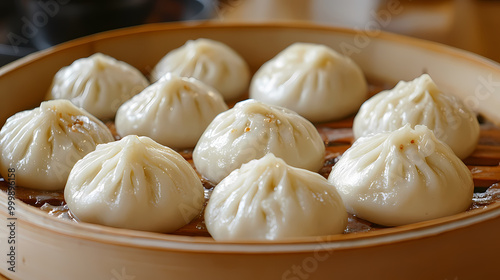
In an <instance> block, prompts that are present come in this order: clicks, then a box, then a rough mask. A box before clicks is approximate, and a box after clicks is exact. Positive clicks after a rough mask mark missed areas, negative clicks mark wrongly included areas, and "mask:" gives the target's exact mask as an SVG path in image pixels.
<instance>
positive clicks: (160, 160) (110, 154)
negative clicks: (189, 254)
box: [64, 135, 204, 232]
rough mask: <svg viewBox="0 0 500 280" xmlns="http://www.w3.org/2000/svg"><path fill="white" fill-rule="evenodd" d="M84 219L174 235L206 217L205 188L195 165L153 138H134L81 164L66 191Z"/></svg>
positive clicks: (101, 147) (104, 147) (112, 145)
mask: <svg viewBox="0 0 500 280" xmlns="http://www.w3.org/2000/svg"><path fill="white" fill-rule="evenodd" d="M64 199H65V200H66V202H67V204H68V207H69V209H70V211H71V213H72V214H73V215H74V216H76V218H78V219H79V220H80V221H84V222H89V223H96V224H101V225H106V226H112V227H119V228H128V229H136V230H145V231H154V232H173V231H175V230H177V229H179V228H181V227H182V226H184V225H186V224H188V223H189V222H190V221H191V220H192V219H193V218H194V217H196V216H197V215H199V214H200V211H201V209H202V206H203V203H204V188H203V185H202V184H201V181H200V179H199V177H198V175H197V174H196V172H195V171H194V169H193V168H192V167H191V165H190V164H189V163H188V162H187V161H186V160H185V159H184V158H183V157H182V156H181V155H179V154H178V153H177V152H175V151H174V150H172V149H170V148H168V147H165V146H162V145H160V144H158V143H156V142H154V141H153V140H152V139H150V138H148V137H145V136H142V137H138V136H135V135H129V136H126V137H124V138H123V139H121V140H120V141H116V142H113V143H108V144H103V145H99V146H97V148H96V150H95V151H94V152H92V153H89V154H88V155H87V156H85V157H84V158H83V159H82V160H80V161H78V162H77V163H76V164H75V166H74V168H73V170H71V173H70V175H69V178H68V183H67V184H66V188H65V190H64Z"/></svg>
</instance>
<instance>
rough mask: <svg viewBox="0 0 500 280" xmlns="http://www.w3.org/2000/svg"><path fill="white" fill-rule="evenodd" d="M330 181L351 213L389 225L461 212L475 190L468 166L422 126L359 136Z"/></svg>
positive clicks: (333, 171) (469, 203) (344, 155)
mask: <svg viewBox="0 0 500 280" xmlns="http://www.w3.org/2000/svg"><path fill="white" fill-rule="evenodd" d="M328 180H329V181H330V182H331V183H332V184H333V185H334V186H335V187H336V188H337V190H338V192H339V194H340V196H341V197H342V200H343V201H344V203H345V206H346V208H347V211H348V212H350V213H352V214H354V215H357V216H358V217H360V218H362V219H365V220H368V221H370V222H373V223H376V224H380V225H385V226H399V225H405V224H410V223H415V222H420V221H425V220H430V219H435V218H440V217H445V216H448V215H453V214H457V213H460V212H463V211H465V210H467V208H468V207H469V206H470V205H471V203H472V196H473V191H474V183H473V180H472V174H471V172H470V171H469V169H468V168H467V166H466V165H465V164H464V163H463V162H462V161H461V160H460V159H459V158H458V157H457V156H456V155H455V154H454V153H453V151H452V150H451V149H450V148H449V146H448V145H446V144H445V143H443V142H442V141H440V140H438V139H437V138H436V137H435V136H434V133H433V132H432V131H431V130H429V129H428V128H427V127H425V126H423V125H417V126H415V129H412V128H411V127H410V125H405V126H404V127H402V128H400V129H398V130H395V131H393V132H383V133H379V134H373V135H370V136H367V137H361V138H359V139H358V140H356V142H354V144H353V145H352V147H351V148H349V149H348V150H347V151H346V152H345V153H344V154H343V155H342V157H341V158H340V160H339V161H338V162H337V163H336V164H335V165H334V166H333V168H332V171H331V173H330V176H329V178H328Z"/></svg>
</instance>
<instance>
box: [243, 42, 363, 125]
mask: <svg viewBox="0 0 500 280" xmlns="http://www.w3.org/2000/svg"><path fill="white" fill-rule="evenodd" d="M366 96H367V84H366V80H365V77H364V75H363V72H362V71H361V69H360V68H359V67H358V65H356V63H355V62H354V61H353V60H352V59H350V58H349V57H347V56H343V55H341V54H339V53H337V52H336V51H334V50H333V49H331V48H329V47H327V46H324V45H317V44H311V43H295V44H293V45H291V46H289V47H288V48H286V49H285V50H283V51H282V52H281V53H279V54H278V55H277V56H275V57H274V58H273V59H271V60H270V61H268V62H266V63H265V64H264V65H262V67H261V68H260V69H259V70H258V71H257V73H255V75H254V76H253V78H252V82H251V85H250V98H253V99H256V100H260V101H262V102H265V103H269V104H273V105H278V106H282V107H286V108H288V109H291V110H293V111H295V112H297V113H299V114H300V115H302V116H304V117H305V118H307V119H308V120H310V121H312V122H324V121H331V120H336V119H341V118H344V117H346V116H348V115H350V114H354V113H355V112H356V111H357V110H358V108H359V106H361V104H362V103H363V101H365V99H366Z"/></svg>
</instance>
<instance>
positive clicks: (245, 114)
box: [193, 99, 325, 183]
mask: <svg viewBox="0 0 500 280" xmlns="http://www.w3.org/2000/svg"><path fill="white" fill-rule="evenodd" d="M268 153H273V154H274V155H275V156H277V157H280V158H282V159H283V160H284V161H285V162H286V163H287V164H289V165H292V166H295V167H300V168H304V169H308V170H311V171H318V170H319V169H320V168H321V167H322V166H323V161H324V154H325V145H324V144H323V141H322V139H321V136H320V135H319V133H318V131H317V130H316V128H315V127H314V125H312V124H311V122H309V121H308V120H306V119H305V118H303V117H301V116H300V115H298V114H297V113H295V112H293V111H291V110H288V109H285V108H282V107H279V106H272V105H267V104H264V103H261V102H259V101H255V100H251V99H249V100H245V101H242V102H239V103H237V104H236V105H235V106H234V107H233V108H232V109H230V110H228V111H226V112H223V113H221V114H219V115H218V116H217V117H216V118H215V119H214V120H213V121H212V123H210V125H209V126H208V127H207V129H206V130H205V132H204V133H203V135H202V136H201V138H200V140H199V141H198V144H197V145H196V147H195V149H194V151H193V161H194V164H195V166H196V169H197V170H198V172H200V173H201V174H202V175H203V176H204V177H205V178H207V179H209V180H210V181H212V182H214V183H217V182H219V181H220V180H222V179H223V178H224V177H226V176H227V175H229V173H231V171H233V170H235V169H238V168H240V166H241V165H242V164H243V163H246V162H249V161H250V160H252V159H258V158H261V157H263V156H264V155H266V154H268Z"/></svg>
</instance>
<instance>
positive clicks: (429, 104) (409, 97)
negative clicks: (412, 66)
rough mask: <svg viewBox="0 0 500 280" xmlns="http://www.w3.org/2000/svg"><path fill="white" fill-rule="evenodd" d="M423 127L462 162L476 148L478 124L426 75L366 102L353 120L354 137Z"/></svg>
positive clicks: (458, 103) (469, 112) (468, 112)
mask: <svg viewBox="0 0 500 280" xmlns="http://www.w3.org/2000/svg"><path fill="white" fill-rule="evenodd" d="M406 124H410V125H411V126H412V127H414V126H416V125H425V126H427V127H428V128H429V129H431V130H432V131H434V134H435V135H436V137H437V138H438V139H440V140H442V141H444V142H445V143H446V144H448V145H449V146H450V147H451V149H452V150H453V151H454V152H455V154H456V155H457V156H458V157H459V158H461V159H464V158H466V157H467V156H469V155H470V154H471V153H472V152H473V151H474V149H475V148H476V145H477V142H478V140H479V123H478V121H477V118H476V115H475V114H474V112H472V111H471V110H470V109H468V108H467V107H466V106H465V105H464V104H463V103H462V101H460V100H459V99H458V98H455V97H454V96H450V95H446V94H444V93H443V92H442V91H441V90H439V88H438V87H437V85H436V84H435V83H434V81H432V79H431V77H430V76H429V75H427V74H423V75H422V76H420V77H418V78H416V79H414V80H413V81H410V82H404V81H401V82H399V83H398V84H397V85H396V87H394V88H393V89H391V90H386V91H382V92H380V93H378V94H376V95H375V96H373V97H372V98H370V99H369V100H367V101H366V102H365V103H364V104H363V105H362V106H361V109H360V110H359V112H358V114H357V115H356V117H355V118H354V124H353V131H354V137H355V138H359V137H362V136H366V135H369V134H372V133H378V132H383V131H393V130H396V129H399V128H401V127H403V126H404V125H406Z"/></svg>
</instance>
